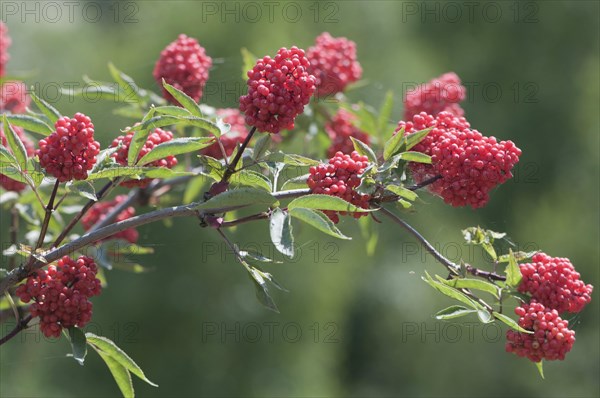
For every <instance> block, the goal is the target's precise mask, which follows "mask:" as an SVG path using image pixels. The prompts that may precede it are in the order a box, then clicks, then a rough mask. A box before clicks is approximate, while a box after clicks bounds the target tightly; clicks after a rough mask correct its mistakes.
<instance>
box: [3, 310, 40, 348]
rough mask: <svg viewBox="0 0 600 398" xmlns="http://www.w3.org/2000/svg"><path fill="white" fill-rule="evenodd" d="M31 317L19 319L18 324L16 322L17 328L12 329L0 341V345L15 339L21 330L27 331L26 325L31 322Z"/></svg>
mask: <svg viewBox="0 0 600 398" xmlns="http://www.w3.org/2000/svg"><path fill="white" fill-rule="evenodd" d="M32 318H33V317H32V316H31V315H27V316H26V317H25V318H23V319H21V321H20V322H17V326H15V327H14V329H13V330H11V331H10V332H9V333H8V334H7V335H6V336H4V337H2V338H1V339H0V345H2V344H4V343H6V342H7V341H8V340H10V339H12V338H13V337H15V336H16V335H17V334H19V332H21V330H23V329H27V326H28V323H29V322H30V321H31V319H32Z"/></svg>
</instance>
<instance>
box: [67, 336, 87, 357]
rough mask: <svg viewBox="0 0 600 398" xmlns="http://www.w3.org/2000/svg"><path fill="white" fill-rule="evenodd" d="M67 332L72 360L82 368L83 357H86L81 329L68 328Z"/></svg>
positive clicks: (85, 343)
mask: <svg viewBox="0 0 600 398" xmlns="http://www.w3.org/2000/svg"><path fill="white" fill-rule="evenodd" d="M68 330H69V341H70V342H71V348H72V349H73V359H75V360H76V361H77V363H79V364H80V365H81V366H83V362H84V361H85V356H86V355H87V341H86V338H85V334H83V332H82V331H81V329H79V328H76V327H74V326H73V327H70V328H69V329H68Z"/></svg>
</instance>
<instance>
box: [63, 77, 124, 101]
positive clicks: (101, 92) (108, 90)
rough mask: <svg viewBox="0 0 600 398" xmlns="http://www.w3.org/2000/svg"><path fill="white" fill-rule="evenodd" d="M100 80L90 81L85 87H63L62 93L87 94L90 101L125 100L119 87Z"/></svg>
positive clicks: (70, 96)
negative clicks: (99, 81) (116, 87)
mask: <svg viewBox="0 0 600 398" xmlns="http://www.w3.org/2000/svg"><path fill="white" fill-rule="evenodd" d="M108 84H110V83H107V84H106V85H105V84H100V83H98V82H88V85H86V86H85V87H83V88H61V89H60V92H61V94H64V95H65V96H67V97H68V98H72V97H81V96H85V97H86V98H87V99H88V100H89V101H92V102H96V101H97V100H105V101H111V102H124V98H125V95H123V93H122V92H121V90H119V89H115V87H113V86H110V85H108Z"/></svg>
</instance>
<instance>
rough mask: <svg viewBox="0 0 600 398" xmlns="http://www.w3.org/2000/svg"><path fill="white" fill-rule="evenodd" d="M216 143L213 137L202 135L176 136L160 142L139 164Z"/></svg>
mask: <svg viewBox="0 0 600 398" xmlns="http://www.w3.org/2000/svg"><path fill="white" fill-rule="evenodd" d="M214 143H215V139H214V138H213V137H202V138H190V137H186V138H175V139H172V140H170V141H167V142H163V143H162V144H158V145H157V146H155V147H154V148H152V150H151V151H150V152H148V153H147V154H146V155H144V157H142V158H141V159H140V160H139V161H138V162H137V164H138V165H139V166H144V165H146V164H148V163H152V162H154V161H156V160H159V159H163V158H166V157H167V156H176V155H181V154H183V153H189V152H194V151H199V150H200V149H202V148H206V147H208V146H211V145H212V144H214Z"/></svg>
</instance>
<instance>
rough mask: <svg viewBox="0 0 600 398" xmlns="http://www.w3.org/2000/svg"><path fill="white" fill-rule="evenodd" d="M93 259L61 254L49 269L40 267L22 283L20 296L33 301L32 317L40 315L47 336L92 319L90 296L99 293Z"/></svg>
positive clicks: (96, 270) (26, 300) (98, 282)
mask: <svg viewBox="0 0 600 398" xmlns="http://www.w3.org/2000/svg"><path fill="white" fill-rule="evenodd" d="M97 272H98V268H97V266H96V263H95V262H94V260H92V259H91V258H89V257H86V256H81V257H79V258H78V259H77V260H73V259H71V258H70V257H68V256H64V257H62V258H61V259H60V260H58V261H57V263H56V265H54V264H51V265H49V266H48V270H43V269H40V270H37V271H36V272H35V273H34V274H33V275H31V276H29V277H28V278H27V280H26V281H25V283H23V284H22V285H20V286H19V287H18V288H17V290H16V294H17V296H18V297H19V298H20V299H21V301H23V302H24V303H29V302H30V301H33V304H31V307H30V311H31V315H32V316H33V317H39V318H40V329H41V331H42V333H44V335H45V336H46V337H59V336H60V332H61V330H62V328H70V327H73V326H77V327H84V326H85V325H86V324H87V323H88V322H89V321H90V319H92V303H91V302H90V301H89V298H90V297H92V296H97V295H99V294H100V292H101V290H102V287H101V284H100V280H99V279H98V278H96V273H97Z"/></svg>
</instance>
